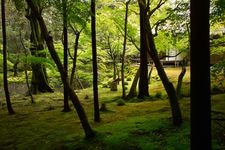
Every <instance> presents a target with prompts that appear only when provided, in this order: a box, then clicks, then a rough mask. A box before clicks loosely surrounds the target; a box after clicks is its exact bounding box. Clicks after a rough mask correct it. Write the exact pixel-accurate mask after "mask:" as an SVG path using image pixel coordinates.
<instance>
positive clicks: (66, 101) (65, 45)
mask: <svg viewBox="0 0 225 150" xmlns="http://www.w3.org/2000/svg"><path fill="white" fill-rule="evenodd" d="M62 6H63V48H64V69H65V72H66V76H68V53H67V52H68V34H67V26H68V25H67V0H63V1H62ZM68 98H69V97H68V89H67V87H66V86H65V85H64V108H63V110H62V111H63V112H69V111H70V106H69V99H68Z"/></svg>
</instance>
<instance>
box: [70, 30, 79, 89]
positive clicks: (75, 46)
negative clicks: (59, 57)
mask: <svg viewBox="0 0 225 150" xmlns="http://www.w3.org/2000/svg"><path fill="white" fill-rule="evenodd" d="M74 34H75V36H76V37H75V43H74V55H73V67H72V70H71V75H70V86H72V85H73V80H74V75H75V71H76V64H77V51H78V44H79V38H80V32H76V31H75V30H74Z"/></svg>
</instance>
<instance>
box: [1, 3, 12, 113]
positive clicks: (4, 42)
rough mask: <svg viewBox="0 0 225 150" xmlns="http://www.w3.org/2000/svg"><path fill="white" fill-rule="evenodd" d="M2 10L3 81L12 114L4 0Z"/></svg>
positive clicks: (8, 106) (7, 102)
mask: <svg viewBox="0 0 225 150" xmlns="http://www.w3.org/2000/svg"><path fill="white" fill-rule="evenodd" d="M1 8H2V38H3V80H4V90H5V98H6V104H7V108H8V112H9V114H14V113H15V112H14V110H13V108H12V104H11V101H10V96H9V88H8V80H7V41H6V25H5V0H2V1H1Z"/></svg>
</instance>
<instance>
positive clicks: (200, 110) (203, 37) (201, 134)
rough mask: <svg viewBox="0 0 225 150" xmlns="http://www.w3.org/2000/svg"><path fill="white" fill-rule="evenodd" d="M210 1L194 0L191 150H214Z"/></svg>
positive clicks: (192, 7)
mask: <svg viewBox="0 0 225 150" xmlns="http://www.w3.org/2000/svg"><path fill="white" fill-rule="evenodd" d="M209 4H210V1H209V0H198V1H196V0H191V52H190V54H191V59H190V60H191V149H192V150H195V149H199V147H201V149H204V150H211V149H212V144H211V142H212V141H211V96H210V49H209V6H210V5H209Z"/></svg>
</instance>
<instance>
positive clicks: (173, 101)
mask: <svg viewBox="0 0 225 150" xmlns="http://www.w3.org/2000/svg"><path fill="white" fill-rule="evenodd" d="M147 27H148V30H147V31H148V32H147V34H148V45H149V48H148V50H149V54H150V56H151V58H152V60H153V61H154V64H155V67H156V69H157V71H158V75H159V77H160V79H161V81H162V83H163V86H164V88H165V90H166V92H167V95H168V97H169V101H170V106H171V110H172V116H173V123H174V125H180V124H181V123H182V115H181V110H180V106H179V103H178V98H177V94H176V91H175V88H174V86H173V84H172V83H171V82H170V81H169V79H168V77H167V75H166V72H165V70H164V69H163V66H162V64H161V62H160V60H159V56H158V53H157V50H156V48H155V42H154V38H153V34H152V30H151V26H150V23H149V21H148V22H147Z"/></svg>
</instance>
